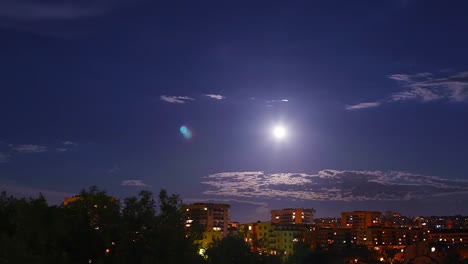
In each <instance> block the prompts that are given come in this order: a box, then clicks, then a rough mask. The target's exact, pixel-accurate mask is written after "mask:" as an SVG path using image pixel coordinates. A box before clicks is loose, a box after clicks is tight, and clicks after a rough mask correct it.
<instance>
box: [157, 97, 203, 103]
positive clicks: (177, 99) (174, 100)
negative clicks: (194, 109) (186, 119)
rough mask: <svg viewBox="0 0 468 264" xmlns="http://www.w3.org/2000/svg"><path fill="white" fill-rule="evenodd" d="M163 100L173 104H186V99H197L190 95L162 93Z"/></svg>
mask: <svg viewBox="0 0 468 264" xmlns="http://www.w3.org/2000/svg"><path fill="white" fill-rule="evenodd" d="M160 98H161V100H162V101H165V102H168V103H171V104H185V102H186V101H194V100H195V99H193V98H191V97H188V96H169V95H161V97H160Z"/></svg>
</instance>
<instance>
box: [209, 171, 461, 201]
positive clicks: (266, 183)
mask: <svg viewBox="0 0 468 264" xmlns="http://www.w3.org/2000/svg"><path fill="white" fill-rule="evenodd" d="M202 183H203V184H205V185H207V187H208V188H207V190H205V192H204V194H208V195H219V196H227V197H251V198H269V199H272V198H273V199H274V198H278V199H282V198H285V199H299V200H316V201H369V200H374V201H375V200H380V201H399V200H410V199H420V198H427V197H433V196H441V195H450V194H464V193H468V180H460V179H447V178H441V177H435V176H425V175H418V174H413V173H408V172H401V171H389V172H384V171H351V170H322V171H319V172H318V173H316V174H307V173H271V174H269V173H264V172H262V171H253V172H223V173H216V174H212V175H208V176H206V177H204V181H203V182H202Z"/></svg>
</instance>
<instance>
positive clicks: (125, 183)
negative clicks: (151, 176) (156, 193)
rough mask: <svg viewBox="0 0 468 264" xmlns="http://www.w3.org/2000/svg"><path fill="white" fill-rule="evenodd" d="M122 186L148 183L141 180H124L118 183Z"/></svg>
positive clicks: (146, 185) (140, 185) (143, 185)
mask: <svg viewBox="0 0 468 264" xmlns="http://www.w3.org/2000/svg"><path fill="white" fill-rule="evenodd" d="M120 185H122V186H138V187H150V185H148V184H146V183H144V182H143V181H142V180H124V181H122V183H121V184H120Z"/></svg>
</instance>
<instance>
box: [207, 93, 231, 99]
mask: <svg viewBox="0 0 468 264" xmlns="http://www.w3.org/2000/svg"><path fill="white" fill-rule="evenodd" d="M205 96H208V97H210V98H212V99H216V100H223V99H226V97H225V96H222V95H220V94H205Z"/></svg>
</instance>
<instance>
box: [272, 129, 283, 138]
mask: <svg viewBox="0 0 468 264" xmlns="http://www.w3.org/2000/svg"><path fill="white" fill-rule="evenodd" d="M273 135H274V136H275V137H276V138H278V139H282V138H284V137H285V136H286V129H284V127H281V126H277V127H275V128H274V129H273Z"/></svg>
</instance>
